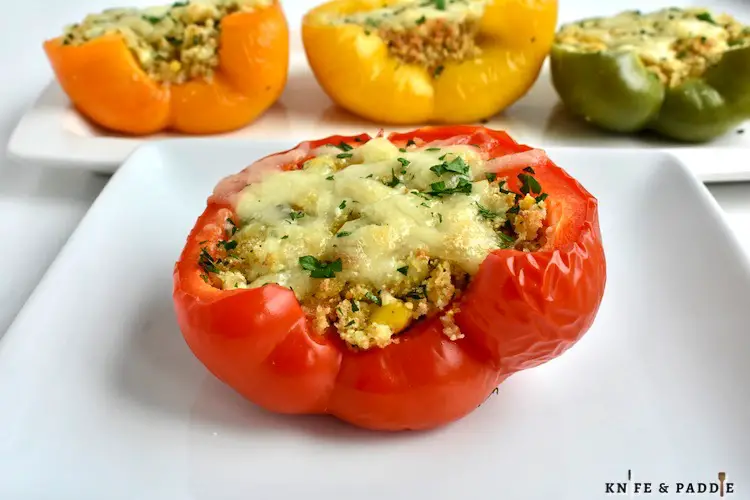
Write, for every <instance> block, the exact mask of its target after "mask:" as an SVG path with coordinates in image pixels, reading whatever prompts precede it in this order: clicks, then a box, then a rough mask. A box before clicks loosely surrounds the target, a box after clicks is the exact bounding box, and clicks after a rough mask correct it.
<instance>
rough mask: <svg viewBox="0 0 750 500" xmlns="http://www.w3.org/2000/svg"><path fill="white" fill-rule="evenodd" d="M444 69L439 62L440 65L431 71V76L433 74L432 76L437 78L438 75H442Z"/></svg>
mask: <svg viewBox="0 0 750 500" xmlns="http://www.w3.org/2000/svg"><path fill="white" fill-rule="evenodd" d="M444 70H445V66H443V65H442V64H441V65H440V66H438V67H437V68H435V70H434V71H433V72H432V76H433V77H434V78H437V77H439V76H440V75H442V74H443V71H444Z"/></svg>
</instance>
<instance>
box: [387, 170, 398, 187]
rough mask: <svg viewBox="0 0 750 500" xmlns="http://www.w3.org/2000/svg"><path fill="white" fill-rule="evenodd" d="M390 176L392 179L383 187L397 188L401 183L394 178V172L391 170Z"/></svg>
mask: <svg viewBox="0 0 750 500" xmlns="http://www.w3.org/2000/svg"><path fill="white" fill-rule="evenodd" d="M391 175H392V176H393V177H391V180H390V181H388V182H386V183H385V185H386V186H388V187H396V186H398V185H399V184H400V183H401V181H400V180H399V178H398V177H396V171H395V170H393V169H391Z"/></svg>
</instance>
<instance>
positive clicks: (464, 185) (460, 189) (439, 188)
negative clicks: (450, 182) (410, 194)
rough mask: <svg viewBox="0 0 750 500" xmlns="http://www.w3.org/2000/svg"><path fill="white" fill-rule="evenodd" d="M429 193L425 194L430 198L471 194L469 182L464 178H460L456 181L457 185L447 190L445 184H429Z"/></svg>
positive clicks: (441, 182)
mask: <svg viewBox="0 0 750 500" xmlns="http://www.w3.org/2000/svg"><path fill="white" fill-rule="evenodd" d="M430 188H431V191H428V192H427V194H429V195H431V196H445V195H449V194H457V193H461V194H470V193H471V182H469V180H468V179H466V178H465V177H461V178H459V179H458V184H456V187H452V188H449V187H447V186H446V185H445V182H443V181H440V182H433V183H432V184H430Z"/></svg>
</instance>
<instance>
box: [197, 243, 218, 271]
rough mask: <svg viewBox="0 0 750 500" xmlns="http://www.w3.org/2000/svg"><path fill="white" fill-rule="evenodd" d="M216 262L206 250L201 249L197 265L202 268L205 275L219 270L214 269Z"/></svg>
mask: <svg viewBox="0 0 750 500" xmlns="http://www.w3.org/2000/svg"><path fill="white" fill-rule="evenodd" d="M216 264H217V262H216V261H215V260H214V258H213V257H211V254H210V253H208V250H206V249H205V248H201V253H200V255H199V256H198V265H199V266H201V267H202V268H203V270H204V271H206V272H207V273H218V272H219V269H218V268H217V267H216Z"/></svg>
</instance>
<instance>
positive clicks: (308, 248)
mask: <svg viewBox="0 0 750 500" xmlns="http://www.w3.org/2000/svg"><path fill="white" fill-rule="evenodd" d="M461 147H462V148H467V147H472V148H473V146H460V147H458V146H454V149H453V150H452V151H445V152H443V151H442V150H441V149H442V148H430V147H427V146H424V150H425V151H428V150H430V154H429V155H426V156H419V155H420V154H423V153H417V152H415V150H416V149H417V148H418V146H416V147H415V145H412V146H408V145H407V147H404V148H399V147H397V146H395V145H393V144H392V143H390V142H387V141H386V143H384V142H383V141H377V142H376V140H373V141H371V143H367V144H366V145H363V146H360V147H355V146H351V145H347V144H343V143H342V144H331V145H327V146H323V147H321V151H324V152H323V153H319V154H320V155H322V156H317V157H313V158H312V159H309V160H307V161H306V162H305V164H304V166H303V167H302V168H301V171H291V172H283V173H278V174H274V176H276V179H278V178H281V179H283V182H279V183H277V184H274V183H269V184H265V181H263V182H260V183H258V184H251V185H250V186H248V187H247V188H246V189H247V190H252V196H245V197H244V198H242V199H241V200H240V204H241V209H240V208H238V210H237V214H236V216H233V220H229V219H227V220H226V223H225V225H224V227H223V231H224V233H225V236H224V238H222V239H220V240H219V241H212V242H210V243H209V242H202V243H201V244H206V246H204V247H202V248H201V253H200V257H199V259H198V264H199V266H200V267H201V268H202V273H203V274H202V275H201V276H202V277H203V278H204V279H205V280H206V282H207V283H210V284H211V285H213V286H217V287H220V288H222V289H231V288H252V287H258V286H263V285H265V284H272V283H273V284H278V285H281V286H283V287H287V288H289V289H291V290H292V291H293V292H294V294H295V295H296V297H297V298H298V300H299V302H300V304H301V306H302V309H303V311H304V312H305V314H306V315H307V316H308V317H309V318H310V326H311V327H312V328H313V329H314V330H315V331H316V332H317V333H318V334H320V335H338V336H339V337H340V338H341V339H342V340H343V341H344V342H345V343H346V344H347V345H348V346H349V347H350V348H351V349H353V350H366V349H371V348H383V347H386V346H387V345H389V344H391V343H396V342H398V341H399V338H400V334H402V333H403V332H404V331H406V330H408V329H409V328H410V326H412V325H413V323H414V322H415V321H420V320H423V319H425V318H432V319H434V320H435V321H437V320H438V319H439V320H440V321H441V325H442V329H443V333H444V334H445V335H446V336H447V338H449V339H452V340H456V339H460V338H463V333H462V332H461V331H460V328H459V326H458V325H457V324H456V321H455V315H456V312H457V306H458V304H459V300H460V298H461V295H462V293H463V291H464V290H466V288H467V287H468V286H470V281H471V277H472V276H473V273H475V272H476V270H477V268H478V267H479V265H480V264H481V262H482V261H483V260H484V259H485V258H486V256H487V254H488V253H489V252H492V251H499V250H501V249H517V250H523V251H534V250H537V249H538V248H540V246H541V245H542V244H543V242H544V241H545V239H546V232H545V220H546V217H547V210H546V204H545V199H546V198H547V196H548V195H547V194H546V193H544V192H543V186H541V185H540V183H539V181H537V180H536V179H535V178H534V175H535V172H534V170H533V168H532V167H530V166H529V167H525V168H523V173H521V172H519V173H518V175H517V179H518V182H516V180H515V179H511V182H510V183H509V182H508V179H507V178H503V179H498V178H497V177H496V176H495V175H492V174H491V173H486V172H485V171H484V170H482V169H478V171H472V170H471V169H472V168H473V167H474V166H475V165H481V163H480V162H484V161H486V160H484V159H483V158H482V157H481V156H480V155H479V154H478V153H476V152H474V151H473V149H471V150H469V151H468V152H465V151H463V150H461V149H460V148H461ZM409 148H411V149H409ZM446 149H447V148H446ZM368 162H371V165H372V166H370V164H368ZM338 163H343V164H344V165H343V166H342V167H341V168H339V167H338V166H337V165H338ZM420 163H421V165H420ZM344 167H346V169H351V170H348V171H344V170H343V169H344ZM297 174H299V176H298V177H295V175H297ZM396 175H399V176H400V177H398V179H396ZM337 176H343V177H341V178H338V177H337ZM347 176H348V180H347ZM352 178H354V180H352ZM295 179H297V180H295ZM337 185H338V188H335V186H337ZM311 186H313V187H312V188H311ZM329 186H333V188H329ZM509 186H513V187H514V188H513V189H514V190H510V187H509ZM516 191H518V192H516ZM522 193H523V194H522ZM527 193H529V194H527ZM243 203H244V204H247V205H246V206H242V204H243ZM248 207H249V208H248ZM235 224H236V225H235Z"/></svg>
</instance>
